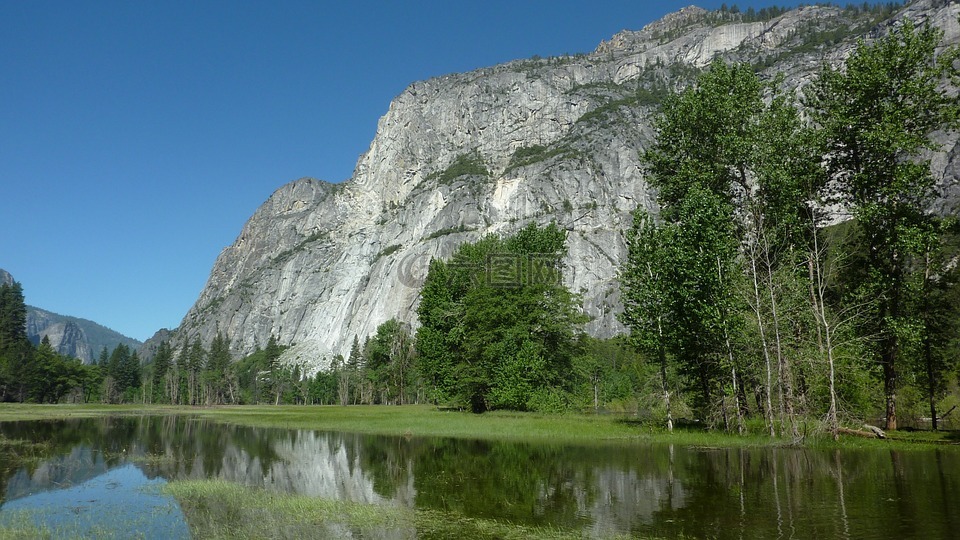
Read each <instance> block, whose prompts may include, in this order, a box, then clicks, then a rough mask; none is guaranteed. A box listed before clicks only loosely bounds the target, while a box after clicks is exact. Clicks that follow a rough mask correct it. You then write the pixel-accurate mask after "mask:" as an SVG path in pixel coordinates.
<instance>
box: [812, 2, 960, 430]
mask: <svg viewBox="0 0 960 540" xmlns="http://www.w3.org/2000/svg"><path fill="white" fill-rule="evenodd" d="M942 34H943V33H942V31H941V30H939V29H937V28H934V27H932V26H929V25H924V26H922V27H920V28H918V27H917V26H915V25H914V23H912V22H911V21H909V20H906V21H904V23H903V24H902V25H900V26H898V27H896V28H894V29H893V30H892V31H891V32H890V33H889V34H888V35H886V36H884V37H881V38H880V39H877V40H876V41H874V42H871V43H867V42H866V41H863V40H861V42H860V43H859V45H858V47H857V49H856V50H855V51H854V53H853V54H852V55H851V56H850V58H849V59H848V60H847V61H846V63H845V65H844V66H843V67H840V68H832V67H829V66H827V67H824V68H823V70H822V72H821V73H820V77H819V78H818V80H817V81H816V83H815V84H814V85H812V90H811V92H810V93H809V95H808V102H809V105H810V107H811V110H812V114H813V118H814V120H815V121H816V122H817V124H818V125H819V127H820V128H821V130H822V132H823V133H824V139H823V140H824V148H823V155H824V156H826V167H827V170H828V172H829V174H830V177H831V178H832V179H833V180H835V181H836V182H838V183H839V184H840V185H841V187H842V192H843V194H844V196H845V199H846V202H847V203H848V204H849V206H850V208H851V209H852V211H853V214H854V216H855V217H856V219H857V223H858V226H859V227H861V228H862V231H863V235H864V237H865V239H866V242H867V246H868V251H867V261H866V264H867V268H866V270H865V272H864V273H863V276H864V280H863V282H862V283H861V284H860V287H861V289H862V290H863V291H864V294H868V295H870V296H872V297H874V298H876V299H877V301H876V303H875V309H874V310H873V313H872V314H871V316H870V317H869V326H868V327H867V328H866V331H867V332H869V333H870V334H873V335H875V336H876V339H875V343H876V346H875V349H874V353H875V355H876V358H877V360H878V361H879V364H880V366H881V367H882V370H883V385H884V393H885V395H886V406H885V413H886V427H887V429H896V428H897V388H898V384H899V381H898V371H899V364H900V356H901V348H902V345H903V340H904V339H905V338H907V336H905V335H904V334H905V333H909V332H910V331H911V330H910V328H911V327H912V324H911V322H910V315H909V313H908V312H907V309H906V305H905V302H906V301H907V296H906V294H905V293H906V290H907V286H908V281H909V280H908V277H909V276H908V274H909V268H910V265H911V261H912V260H913V259H914V258H915V257H917V256H918V255H919V254H920V253H921V252H922V249H923V248H922V242H918V241H917V240H918V238H920V237H921V236H922V234H921V232H922V231H923V230H924V229H925V228H927V227H928V222H929V219H930V215H929V214H928V213H927V207H928V205H929V203H930V201H931V200H932V197H933V196H934V194H935V180H934V178H933V177H932V175H931V174H930V164H929V160H926V159H922V157H921V155H922V152H924V151H927V150H935V149H937V144H936V143H935V142H934V140H933V138H932V137H931V135H932V134H933V133H934V132H935V131H938V130H944V129H951V128H955V127H956V126H957V123H958V118H960V103H958V101H957V99H956V97H954V96H951V95H950V94H949V92H948V91H947V89H946V87H945V86H944V85H943V84H942V83H943V82H944V81H946V80H949V79H950V78H951V77H957V76H958V75H960V74H958V71H957V67H956V65H957V64H956V59H957V57H958V49H957V48H956V47H951V48H948V49H946V50H944V51H942V52H940V53H939V54H938V52H937V47H938V45H939V43H940V40H941V38H942ZM908 339H909V338H908Z"/></svg>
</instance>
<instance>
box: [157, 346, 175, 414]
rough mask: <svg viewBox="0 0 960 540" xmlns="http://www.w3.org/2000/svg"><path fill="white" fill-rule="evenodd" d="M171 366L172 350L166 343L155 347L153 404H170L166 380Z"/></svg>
mask: <svg viewBox="0 0 960 540" xmlns="http://www.w3.org/2000/svg"><path fill="white" fill-rule="evenodd" d="M172 364H173V350H172V349H171V348H170V344H169V343H167V342H166V341H163V342H161V343H160V346H159V347H157V354H156V355H154V357H153V402H154V403H170V389H169V384H168V382H167V381H168V378H169V373H170V370H171V369H170V368H171V365H172Z"/></svg>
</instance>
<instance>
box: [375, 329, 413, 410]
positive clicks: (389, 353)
mask: <svg viewBox="0 0 960 540" xmlns="http://www.w3.org/2000/svg"><path fill="white" fill-rule="evenodd" d="M412 347H413V343H412V340H411V338H410V330H409V328H408V327H407V326H406V325H404V324H403V323H401V322H400V321H398V320H396V319H390V320H388V321H386V322H384V323H382V324H381V325H380V326H378V327H377V332H376V334H375V335H374V337H373V338H372V339H371V340H370V343H369V351H368V354H367V357H368V362H367V366H366V371H367V378H368V380H369V381H370V382H371V384H373V385H374V388H376V389H378V390H379V391H380V399H379V401H380V403H388V402H394V403H399V404H401V405H402V404H403V403H405V401H406V398H405V392H406V390H407V388H406V385H407V383H408V380H409V377H410V373H409V371H410V364H411V360H412V358H413V350H412Z"/></svg>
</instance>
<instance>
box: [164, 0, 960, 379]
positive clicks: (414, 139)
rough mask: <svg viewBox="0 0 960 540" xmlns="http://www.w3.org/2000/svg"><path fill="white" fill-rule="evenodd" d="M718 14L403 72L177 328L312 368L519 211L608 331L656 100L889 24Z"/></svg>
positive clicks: (225, 255) (228, 257) (837, 54)
mask: <svg viewBox="0 0 960 540" xmlns="http://www.w3.org/2000/svg"><path fill="white" fill-rule="evenodd" d="M958 9H960V8H958V7H957V5H956V4H954V3H943V2H939V1H936V0H926V1H919V2H915V3H913V4H911V5H910V6H909V7H908V8H907V9H906V10H905V11H906V12H907V13H908V14H910V16H911V17H913V18H915V19H923V20H930V21H932V22H934V23H935V24H938V25H941V26H943V27H944V28H945V29H946V30H947V36H948V39H951V40H953V41H954V42H955V41H956V40H957V32H956V31H955V29H954V27H955V25H956V20H957V15H958ZM718 17H719V16H717V15H716V14H711V13H709V12H706V11H704V10H701V9H698V8H687V9H685V10H682V11H681V12H679V13H677V14H674V15H671V16H668V17H666V18H665V19H663V20H661V21H658V22H656V23H654V24H651V25H649V26H647V27H645V28H644V29H642V30H640V31H637V32H626V31H625V32H621V33H620V34H617V35H616V36H615V37H614V38H613V39H611V40H610V41H607V42H604V43H602V44H601V45H600V46H599V47H598V48H597V50H596V51H594V52H593V53H591V54H586V55H577V56H566V57H560V58H550V59H535V60H521V61H514V62H510V63H507V64H503V65H499V66H495V67H491V68H485V69H480V70H477V71H473V72H470V73H464V74H457V75H448V76H443V77H438V78H435V79H431V80H427V81H421V82H416V83H414V84H412V85H410V87H408V88H407V89H406V90H405V91H404V92H403V93H402V94H400V95H399V96H397V98H396V99H394V100H393V102H392V103H391V104H390V107H389V110H388V111H387V113H386V114H385V115H384V116H383V117H382V118H381V119H380V122H379V124H378V127H377V133H376V136H375V138H374V140H373V142H372V143H371V145H370V149H369V150H368V151H367V152H366V153H365V154H364V155H363V156H362V157H361V158H360V160H359V162H358V163H357V167H356V169H355V172H354V175H353V177H352V178H351V179H350V180H349V181H347V182H345V183H343V184H338V185H333V184H328V183H325V182H321V181H318V180H313V179H301V180H297V181H295V182H293V183H291V184H288V185H286V186H284V187H282V188H280V189H278V190H277V191H276V192H275V193H274V194H273V195H272V196H271V197H270V198H269V199H268V200H267V202H266V203H264V205H263V206H262V207H261V208H260V209H258V210H257V212H256V213H255V214H254V215H253V217H251V218H250V220H249V221H248V222H247V224H246V225H245V226H244V227H243V230H242V231H241V233H240V236H239V237H238V238H237V240H236V241H235V242H234V244H233V245H231V246H229V247H227V248H226V249H224V250H223V252H222V253H221V254H220V256H219V257H218V259H217V261H216V263H215V265H214V268H213V271H212V272H211V275H210V278H209V280H208V282H207V284H206V286H205V288H204V290H203V291H202V292H201V294H200V297H199V299H198V300H197V302H196V304H195V305H194V306H193V307H192V308H191V309H190V311H189V312H188V313H187V315H186V316H185V318H184V319H183V321H182V323H181V326H180V328H179V330H178V331H177V335H176V339H177V340H179V341H182V340H184V339H193V338H195V337H200V339H201V340H202V341H203V342H204V343H205V344H209V343H210V341H211V340H212V339H213V337H214V336H215V335H216V333H217V332H222V333H224V334H225V335H227V336H229V337H230V339H231V341H232V345H233V348H234V352H235V354H237V355H241V354H246V353H249V352H251V351H253V350H254V349H255V348H256V347H257V346H258V345H259V346H263V345H264V344H265V343H266V341H267V340H268V339H269V337H270V336H271V335H274V336H276V337H277V338H278V340H279V341H280V343H282V344H285V345H292V348H291V349H289V350H288V351H287V353H285V358H286V359H287V360H289V361H297V362H302V363H305V364H307V365H308V366H310V367H311V368H314V369H318V368H322V367H324V366H326V365H327V363H328V362H329V361H330V358H331V357H332V356H333V355H335V354H344V355H345V354H346V353H347V352H348V349H349V347H350V344H351V342H352V340H353V337H354V336H355V335H356V336H359V337H360V338H361V339H362V338H363V337H365V336H367V335H370V334H371V333H373V331H374V330H375V329H376V327H377V326H378V325H379V324H380V323H382V322H383V321H385V320H387V319H389V318H391V317H396V318H399V319H401V320H403V321H406V322H408V323H411V324H412V325H414V326H416V316H415V308H416V305H417V301H418V294H419V286H420V285H421V283H422V281H423V278H424V277H425V272H426V267H427V264H428V262H429V260H430V258H431V257H445V256H448V255H449V254H451V253H452V252H453V250H454V249H455V248H456V246H457V245H458V244H460V243H462V242H465V241H472V240H476V239H477V238H479V237H480V236H482V235H484V234H489V233H494V234H504V233H509V232H512V231H514V230H516V229H518V228H520V227H522V226H524V225H525V224H527V223H529V222H531V221H534V222H538V223H548V222H551V221H555V222H557V223H558V224H560V225H561V226H562V227H564V228H565V229H566V230H567V232H568V248H569V253H568V256H567V258H566V260H565V264H566V271H565V276H564V279H565V283H566V285H568V286H569V287H570V288H571V289H572V290H574V291H575V292H578V293H580V294H581V295H582V298H583V304H584V311H585V313H587V314H588V315H589V316H590V317H591V321H590V322H589V323H588V324H587V325H586V330H587V331H588V332H590V333H591V334H593V335H597V336H610V335H613V334H616V333H618V332H621V331H622V327H621V326H620V325H619V323H618V322H617V320H616V313H617V311H618V310H619V309H620V307H619V300H618V290H617V284H616V272H617V267H618V264H619V261H621V260H622V258H623V256H624V254H625V246H624V241H623V238H622V231H623V230H624V229H625V227H626V226H627V225H628V224H629V219H630V213H631V212H632V211H633V210H634V209H636V208H637V207H641V206H642V207H648V208H652V205H653V198H652V195H651V193H650V190H649V189H648V186H647V184H646V182H645V180H644V175H643V170H642V164H641V162H640V158H639V154H640V152H641V151H642V149H643V148H645V147H646V146H647V145H648V144H649V142H650V141H651V139H652V137H653V131H652V128H651V119H652V118H653V116H654V115H655V112H656V106H657V103H658V101H659V100H660V99H662V97H663V96H664V95H665V94H666V93H667V92H669V91H672V90H675V89H677V88H679V87H682V86H684V85H685V84H688V83H689V82H690V81H691V80H692V78H693V77H695V75H696V73H697V70H698V69H699V68H702V67H703V66H705V65H707V64H709V63H710V62H711V61H712V60H713V59H714V58H716V57H722V58H725V59H728V60H731V61H750V62H753V63H755V64H758V65H768V66H769V68H768V69H767V70H766V71H765V73H766V74H767V76H769V77H772V76H773V75H774V74H775V73H778V72H779V73H784V75H785V82H784V84H786V85H788V86H789V87H790V88H800V87H802V86H803V85H804V84H806V82H807V81H809V80H810V79H811V77H812V74H813V73H815V72H816V70H817V69H818V68H819V66H820V65H821V64H822V63H823V62H824V61H827V62H836V61H839V60H842V58H843V57H844V56H845V55H846V54H848V53H849V51H850V50H851V49H852V47H853V43H854V37H855V36H857V35H863V34H865V33H869V32H874V33H880V32H882V31H884V28H886V27H887V26H888V25H889V24H893V22H891V21H885V22H881V24H880V25H879V26H878V25H877V21H875V20H871V19H870V17H869V15H867V14H863V13H859V14H858V13H856V12H854V11H850V10H842V9H840V8H834V7H805V8H802V9H798V10H794V11H790V12H787V13H785V14H783V15H781V16H779V17H776V18H773V19H771V20H769V21H765V22H750V23H744V22H739V21H738V20H735V19H731V20H721V18H718ZM844 34H846V35H848V37H847V38H846V39H844V40H842V41H838V38H837V37H836V36H838V35H844ZM824 36H830V39H826V38H825V37H824ZM943 142H944V145H945V149H946V152H944V153H942V154H937V155H936V156H934V168H935V172H936V173H937V174H942V175H943V178H944V186H945V190H946V192H948V193H949V192H951V191H950V190H953V191H952V193H956V192H957V188H956V187H955V186H956V172H957V165H956V163H957V161H956V157H957V150H956V138H955V137H952V138H944V140H943ZM943 204H944V205H948V201H945V202H944V203H943Z"/></svg>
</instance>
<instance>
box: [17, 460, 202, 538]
mask: <svg viewBox="0 0 960 540" xmlns="http://www.w3.org/2000/svg"><path fill="white" fill-rule="evenodd" d="M87 451H88V450H87ZM71 453H72V454H73V452H71ZM83 453H84V451H82V450H81V451H79V454H83ZM68 459H69V458H68ZM51 461H55V462H62V461H61V460H59V459H57V460H51ZM81 461H82V460H81ZM78 463H80V462H78ZM101 465H103V462H102V461H100V462H99V463H96V464H95V466H94V468H93V469H90V470H91V471H92V470H95V469H98V468H99V467H100V466H101ZM41 469H45V470H47V471H50V470H54V469H51V468H49V467H44V466H41V467H40V468H38V471H39V470H41ZM70 469H71V470H72V471H79V470H80V469H79V467H73V466H71V467H70ZM25 476H27V475H25ZM69 476H74V475H72V474H71V475H69ZM32 480H36V483H33V482H28V483H26V485H32V487H34V488H39V487H41V486H43V485H49V484H46V482H53V484H56V482H55V481H53V480H52V476H48V475H45V474H40V475H39V476H37V475H34V478H33V479H32ZM164 483H165V482H164V481H163V480H162V479H154V480H150V479H148V478H147V477H146V476H144V474H143V472H142V471H141V470H140V469H138V468H137V467H136V466H134V465H132V464H126V465H123V466H120V467H116V468H113V469H110V470H109V471H106V472H103V473H101V474H97V475H94V476H92V477H91V478H89V479H87V480H85V481H83V482H79V483H76V484H70V486H69V487H65V488H62V489H50V490H46V491H39V492H37V493H34V494H32V495H27V496H24V497H21V498H17V499H15V500H10V501H7V502H5V503H4V504H2V505H0V526H4V525H8V524H22V523H23V521H24V520H25V521H26V522H27V523H33V524H34V525H35V526H36V527H38V528H39V529H41V530H46V531H49V532H50V534H51V535H52V536H53V537H55V538H57V537H60V538H131V537H136V538H169V539H175V538H190V530H189V529H188V527H187V522H186V520H185V519H184V516H183V511H182V510H181V509H180V505H179V504H178V503H177V501H176V500H175V499H174V498H173V497H170V496H168V495H163V494H161V493H160V491H159V489H157V488H158V487H159V486H160V485H162V484H164ZM8 486H9V484H8ZM8 492H9V487H8Z"/></svg>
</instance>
